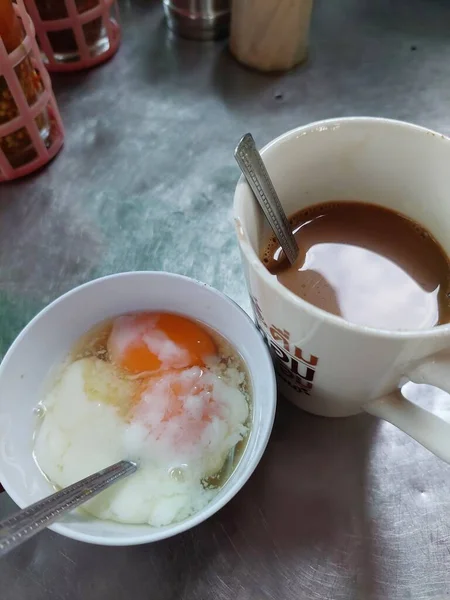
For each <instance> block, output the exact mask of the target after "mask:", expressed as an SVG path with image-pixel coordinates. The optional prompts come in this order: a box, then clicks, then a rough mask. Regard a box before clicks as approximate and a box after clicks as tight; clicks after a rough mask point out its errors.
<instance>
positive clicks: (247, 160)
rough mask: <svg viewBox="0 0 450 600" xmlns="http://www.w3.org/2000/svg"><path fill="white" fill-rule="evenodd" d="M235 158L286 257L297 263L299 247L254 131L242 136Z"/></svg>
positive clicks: (292, 262)
mask: <svg viewBox="0 0 450 600" xmlns="http://www.w3.org/2000/svg"><path fill="white" fill-rule="evenodd" d="M234 158H235V159H236V161H237V163H238V165H239V167H240V169H241V171H242V173H243V175H244V177H245V179H246V180H247V182H248V184H249V186H250V187H251V189H252V191H253V193H254V195H255V198H256V200H257V201H258V203H259V205H260V206H261V208H262V209H263V212H264V215H265V217H266V219H267V221H268V223H269V225H270V226H271V228H272V230H273V232H274V234H275V236H276V238H277V240H278V242H279V244H280V246H281V248H282V250H283V252H284V254H285V255H286V258H287V259H288V261H289V262H290V263H291V265H292V264H294V262H295V261H296V260H297V257H298V253H299V247H298V244H297V241H296V239H295V237H294V236H293V234H292V231H291V227H290V225H289V221H288V219H287V216H286V213H285V212H284V210H283V207H282V206H281V203H280V200H279V198H278V196H277V193H276V191H275V188H274V186H273V183H272V180H271V179H270V177H269V173H268V172H267V169H266V167H265V166H264V163H263V160H262V157H261V154H260V153H259V152H258V150H257V148H256V144H255V140H254V139H253V136H252V134H251V133H246V134H245V135H244V137H243V138H242V139H241V141H240V142H239V144H238V145H237V147H236V150H235V151H234Z"/></svg>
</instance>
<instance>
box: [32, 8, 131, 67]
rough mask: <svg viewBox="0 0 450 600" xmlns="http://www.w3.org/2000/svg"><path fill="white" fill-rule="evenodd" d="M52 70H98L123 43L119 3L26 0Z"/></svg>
mask: <svg viewBox="0 0 450 600" xmlns="http://www.w3.org/2000/svg"><path fill="white" fill-rule="evenodd" d="M25 3H26V6H27V10H28V12H29V13H30V15H31V17H32V19H33V22H34V24H35V27H36V32H37V37H38V40H39V44H40V47H41V50H42V52H43V54H44V60H45V62H46V64H47V68H48V69H49V70H75V69H83V68H87V67H90V66H94V65H95V64H98V63H100V62H103V61H104V60H106V59H108V58H109V57H110V56H112V55H113V54H114V53H115V52H116V50H117V48H118V46H119V42H120V27H119V22H118V9H117V4H116V0H25Z"/></svg>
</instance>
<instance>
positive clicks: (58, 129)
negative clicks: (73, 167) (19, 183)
mask: <svg viewBox="0 0 450 600" xmlns="http://www.w3.org/2000/svg"><path fill="white" fill-rule="evenodd" d="M20 11H23V14H22V16H21V18H19V17H18V14H19V15H20V14H21V12H20ZM24 18H26V19H28V27H30V28H32V25H31V21H30V20H29V17H28V15H26V12H25V10H24V8H23V7H22V8H20V7H17V6H16V5H14V4H13V3H12V2H11V0H0V150H1V153H0V181H1V180H5V179H14V178H15V177H18V176H21V175H24V174H26V173H29V172H31V171H33V170H34V169H35V168H39V167H40V166H42V165H43V164H45V163H46V162H48V160H50V158H52V157H53V156H54V155H55V154H56V152H57V151H58V150H59V148H60V147H61V145H62V140H63V131H62V124H61V120H60V117H59V112H58V109H57V107H56V103H55V100H54V97H53V94H52V92H51V86H50V81H49V78H48V74H47V73H46V72H45V68H44V67H43V65H42V63H40V64H41V70H39V68H37V65H38V64H39V61H40V56H39V52H37V47H36V42H35V40H34V36H33V32H32V31H31V29H30V30H29V31H28V32H27V30H26V28H25V26H24V21H23V19H24ZM33 44H34V46H35V50H36V55H37V58H38V60H34V58H32V57H33V52H34V51H33ZM43 77H44V78H46V79H43Z"/></svg>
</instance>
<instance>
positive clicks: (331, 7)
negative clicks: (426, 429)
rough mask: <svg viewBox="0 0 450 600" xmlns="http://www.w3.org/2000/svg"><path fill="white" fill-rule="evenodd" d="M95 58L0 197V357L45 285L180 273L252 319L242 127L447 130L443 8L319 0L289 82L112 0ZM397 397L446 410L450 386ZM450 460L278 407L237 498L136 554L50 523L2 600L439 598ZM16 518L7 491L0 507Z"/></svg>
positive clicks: (139, 0)
mask: <svg viewBox="0 0 450 600" xmlns="http://www.w3.org/2000/svg"><path fill="white" fill-rule="evenodd" d="M122 17H123V25H124V43H123V46H122V48H121V49H120V51H119V53H118V55H117V56H116V57H115V58H114V59H113V60H112V61H111V62H109V63H108V64H106V65H104V66H102V67H100V68H98V69H96V70H93V71H90V72H86V73H80V74H76V75H70V76H69V75H67V76H58V77H55V78H54V87H55V91H56V94H57V98H58V101H59V104H60V108H61V112H62V117H63V119H64V121H65V125H66V128H67V140H66V145H65V148H64V150H63V152H62V153H61V155H60V156H58V157H57V158H56V160H55V161H54V162H53V163H52V164H51V165H50V166H49V167H48V168H47V169H45V170H44V171H43V172H41V173H39V174H37V175H35V176H33V177H30V178H28V179H26V180H22V181H18V182H16V183H14V184H9V185H3V186H2V187H1V189H0V256H1V263H0V326H1V329H0V342H1V348H0V352H2V353H3V352H4V351H5V350H6V348H7V346H8V345H9V344H10V342H11V341H12V339H13V338H14V336H15V335H16V334H17V333H18V331H19V330H20V328H21V327H22V326H23V325H25V323H26V322H27V321H28V320H29V319H30V318H31V317H32V316H33V315H34V314H35V312H37V311H38V310H39V309H40V308H41V307H43V306H44V305H45V304H46V303H48V302H49V301H50V300H51V299H53V298H55V297H56V296H57V295H59V294H61V293H62V292H64V291H66V290H68V289H69V288H71V287H73V286H74V285H77V284H79V283H82V282H84V281H86V280H88V279H91V278H93V277H96V276H99V275H102V274H106V273H111V272H114V271H122V270H135V269H161V270H168V271H175V272H180V273H184V274H186V275H190V276H193V277H196V278H198V279H201V280H204V281H206V282H208V283H210V284H212V285H213V286H215V287H217V288H219V289H221V290H223V291H224V292H226V293H227V294H229V295H230V296H231V297H232V298H233V299H235V300H236V301H237V302H238V303H239V304H241V305H242V306H243V307H244V308H245V309H247V310H249V302H248V299H247V295H246V291H245V284H244V279H243V274H242V271H241V267H240V260H239V252H238V248H237V243H236V240H235V236H234V231H233V226H232V222H231V204H232V195H233V189H234V185H235V182H236V180H237V177H238V169H237V167H236V165H235V164H234V159H233V149H234V147H235V145H236V143H237V141H238V140H239V138H240V136H241V135H242V134H243V133H244V132H245V131H252V132H253V134H254V136H255V139H256V140H257V143H258V144H259V145H262V144H263V143H266V142H267V141H268V140H270V139H271V138H273V137H275V136H277V135H278V134H280V133H282V132H283V131H286V130H288V129H290V128H292V127H295V126H297V125H301V124H304V123H307V122H309V121H313V120H316V119H321V118H326V117H331V116H340V115H362V114H364V115H367V114H369V115H374V116H380V115H381V116H387V117H393V118H400V119H404V120H409V121H414V122H418V123H419V124H422V125H425V126H427V127H430V128H433V129H437V130H439V131H441V132H442V133H444V134H449V133H450V114H449V104H448V99H449V97H450V26H449V23H450V6H449V5H448V3H446V2H444V1H443V0H410V1H408V2H407V1H406V0H398V1H397V2H395V3H394V2H391V1H390V0H379V1H378V2H372V1H370V0H342V1H341V2H330V1H329V2H326V1H325V0H317V1H316V8H315V14H314V18H313V25H312V42H311V56H310V60H309V62H308V64H307V65H305V66H303V67H302V68H299V69H298V70H295V71H293V72H291V73H289V74H286V75H283V76H269V75H261V74H258V73H255V72H251V71H248V70H246V69H244V68H243V67H241V66H240V65H239V64H237V63H236V62H235V61H234V60H233V59H232V58H231V57H230V56H229V54H228V52H227V50H226V47H225V46H224V45H223V44H222V43H204V44H202V43H198V42H189V41H183V40H177V39H175V38H173V37H171V35H170V34H169V33H168V32H167V29H166V27H165V25H164V23H163V21H162V9H161V6H160V3H159V2H157V1H156V0H128V1H126V0H125V1H124V2H123V3H122ZM406 393H407V394H408V397H410V398H411V399H414V400H417V401H418V402H420V403H421V404H423V405H425V406H426V407H428V408H430V409H432V410H435V411H436V412H438V413H439V414H440V415H442V416H444V417H445V416H446V415H447V416H448V417H449V418H450V401H449V398H448V396H447V395H446V394H444V393H443V392H440V391H438V390H436V389H433V388H430V387H427V386H413V385H409V386H408V388H407V390H406ZM449 498H450V467H449V466H448V465H446V464H444V463H443V462H441V461H440V460H438V459H437V458H435V457H434V456H433V455H432V454H430V453H429V452H428V451H426V450H425V449H423V448H422V447H420V446H419V445H418V444H417V443H415V442H414V441H413V440H412V439H410V438H409V437H407V436H406V435H404V434H402V433H401V432H399V431H398V430H396V429H395V428H394V427H393V426H391V425H389V424H387V423H382V422H377V421H376V420H375V419H373V418H371V417H369V416H368V415H361V416H359V417H354V418H349V419H342V420H332V419H322V418H318V417H314V416H311V415H308V414H306V413H302V412H300V411H299V410H298V409H296V408H295V407H293V406H290V405H288V404H286V403H284V402H280V404H279V409H278V415H277V420H276V425H275V429H274V433H273V436H272V439H271V442H270V444H269V447H268V450H267V452H266V454H265V456H264V458H263V460H262V462H261V464H260V466H259V467H258V469H257V471H256V472H255V474H254V476H253V477H252V478H251V480H250V482H249V483H248V484H247V485H246V486H245V488H244V489H243V491H242V492H241V493H240V494H239V495H238V496H237V497H236V498H235V499H234V500H233V501H232V502H231V503H230V504H229V505H227V506H226V507H225V508H224V509H223V510H222V511H220V512H219V513H218V514H217V515H215V516H214V517H213V518H212V519H211V520H209V521H207V522H205V523H203V524H202V525H200V526H199V527H197V528H196V529H194V530H192V531H190V532H187V533H186V534H183V535H181V536H180V537H177V538H174V539H171V540H166V541H163V542H160V543H158V544H156V545H148V546H141V547H133V548H103V547H96V546H89V545H84V544H82V543H78V542H75V541H71V540H68V539H65V538H63V537H60V536H58V535H56V534H54V533H52V532H49V531H47V532H44V533H43V534H41V535H40V536H38V537H36V538H35V539H33V540H31V541H30V542H29V543H27V544H26V545H24V546H23V547H21V548H19V549H18V550H17V551H15V552H14V553H12V554H10V555H9V556H7V557H6V558H5V559H4V560H2V561H1V562H0V593H1V597H2V600H13V599H14V600H22V599H28V598H30V599H31V598H32V599H33V600H44V599H45V600H50V599H53V598H54V599H59V598H61V599H62V598H64V599H67V600H75V599H78V598H106V597H108V598H110V599H111V600H121V599H122V598H123V599H124V598H147V597H151V598H152V599H158V600H172V599H174V598H179V599H182V598H186V599H188V598H189V599H191V598H195V599H198V600H203V599H205V600H206V599H209V598H221V599H233V600H235V599H239V600H245V599H247V598H258V600H269V599H275V600H278V599H280V600H281V599H283V600H288V599H292V600H298V599H303V598H305V599H312V598H317V599H319V600H321V599H323V600H325V599H333V600H338V599H341V598H342V599H344V598H345V599H346V600H348V599H352V598H355V599H356V598H361V599H364V600H378V599H379V600H400V599H402V600H403V599H407V598H414V600H418V599H430V600H434V599H437V598H442V597H444V596H446V594H448V590H449V589H450V569H449V566H450V499H449ZM13 509H14V505H13V503H12V502H11V501H10V500H9V499H8V497H7V495H6V494H5V493H2V494H1V495H0V517H3V516H5V515H6V514H8V513H9V512H11V511H12V510H13Z"/></svg>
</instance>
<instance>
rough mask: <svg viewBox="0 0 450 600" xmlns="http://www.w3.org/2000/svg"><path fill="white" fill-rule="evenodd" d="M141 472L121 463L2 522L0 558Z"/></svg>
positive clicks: (132, 466) (128, 463)
mask: <svg viewBox="0 0 450 600" xmlns="http://www.w3.org/2000/svg"><path fill="white" fill-rule="evenodd" d="M137 468H138V466H137V464H136V463H134V462H132V461H130V460H121V461H120V462H118V463H116V464H114V465H111V466H110V467H107V468H106V469H102V470H101V471H98V472H97V473H94V474H93V475H89V477H86V478H85V479H82V480H81V481H78V482H77V483H74V484H73V485H69V486H68V487H65V488H63V489H62V490H60V491H59V492H56V493H55V494H52V495H51V496H47V497H46V498H44V499H43V500H39V501H38V502H35V503H34V504H32V505H31V506H28V508H24V509H22V510H19V511H18V512H16V513H14V514H13V515H11V516H10V517H7V518H6V519H4V520H3V521H0V557H1V556H3V555H4V554H7V553H8V552H9V551H10V550H12V549H13V548H16V547H17V546H19V545H20V544H23V542H26V541H27V540H29V539H30V538H31V537H33V536H34V535H35V534H36V533H39V531H42V529H45V528H46V527H48V525H51V524H52V523H53V522H54V521H56V520H57V519H59V517H61V516H62V515H64V514H65V513H67V512H68V511H70V510H72V509H74V508H77V506H80V505H81V504H83V503H84V502H86V501H87V500H90V499H91V498H93V497H94V496H96V495H97V494H99V493H100V492H102V491H103V490H106V488H109V487H110V486H111V485H112V484H113V483H116V481H119V480H120V479H122V478H123V477H127V476H128V475H131V474H132V473H135V472H136V470H137Z"/></svg>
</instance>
